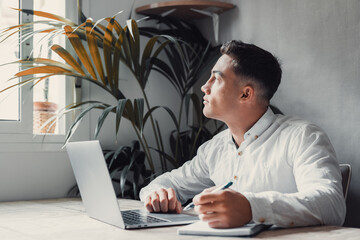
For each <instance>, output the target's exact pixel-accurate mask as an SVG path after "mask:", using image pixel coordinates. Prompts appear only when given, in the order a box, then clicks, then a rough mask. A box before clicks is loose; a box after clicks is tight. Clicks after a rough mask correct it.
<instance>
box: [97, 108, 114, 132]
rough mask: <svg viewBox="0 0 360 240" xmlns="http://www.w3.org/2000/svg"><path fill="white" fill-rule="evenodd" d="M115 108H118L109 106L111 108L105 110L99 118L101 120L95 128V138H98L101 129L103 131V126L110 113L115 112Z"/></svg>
mask: <svg viewBox="0 0 360 240" xmlns="http://www.w3.org/2000/svg"><path fill="white" fill-rule="evenodd" d="M115 108H116V106H109V107H107V108H105V109H104V111H103V112H102V114H101V115H100V116H99V119H98V122H97V124H96V128H95V138H97V137H98V135H99V132H100V129H101V127H102V125H103V124H104V121H105V119H106V118H107V116H108V115H109V113H110V112H111V111H113V110H114V109H115Z"/></svg>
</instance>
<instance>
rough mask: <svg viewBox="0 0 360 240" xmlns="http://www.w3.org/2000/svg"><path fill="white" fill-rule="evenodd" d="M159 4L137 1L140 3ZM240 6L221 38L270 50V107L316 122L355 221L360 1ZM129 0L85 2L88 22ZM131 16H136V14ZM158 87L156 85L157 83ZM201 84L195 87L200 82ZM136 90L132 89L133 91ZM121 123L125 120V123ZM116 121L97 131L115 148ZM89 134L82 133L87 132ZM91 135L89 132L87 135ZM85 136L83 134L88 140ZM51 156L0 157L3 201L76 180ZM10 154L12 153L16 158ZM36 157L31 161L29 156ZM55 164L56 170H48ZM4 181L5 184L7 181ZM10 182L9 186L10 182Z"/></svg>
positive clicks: (223, 22)
mask: <svg viewBox="0 0 360 240" xmlns="http://www.w3.org/2000/svg"><path fill="white" fill-rule="evenodd" d="M151 2H157V1H155V0H137V1H135V4H134V9H135V8H136V7H137V6H140V5H143V4H148V3H151ZM228 2H232V3H234V4H235V5H237V8H236V9H233V10H231V11H229V12H227V13H225V14H222V15H221V16H220V28H221V31H220V41H219V42H224V41H228V40H231V39H240V40H243V41H245V42H250V43H254V44H257V45H259V46H261V47H263V48H265V49H267V50H269V51H271V52H272V53H274V54H275V55H276V56H277V57H278V58H279V59H280V60H281V62H282V67H283V73H284V74H283V80H282V83H281V85H280V88H279V90H278V92H277V94H276V95H275V96H274V99H273V102H272V103H273V104H274V105H276V106H278V107H279V108H280V109H281V110H282V111H283V112H284V113H285V114H287V115H297V116H300V117H302V118H305V119H308V120H311V121H313V122H315V123H316V124H318V125H319V126H321V127H322V128H323V129H324V130H325V131H326V132H327V133H328V135H329V137H330V139H331V141H332V143H333V145H334V147H335V150H336V152H337V155H338V159H339V162H341V163H350V164H351V165H352V167H353V178H352V183H351V187H350V193H349V195H348V201H347V203H348V207H349V209H350V210H349V212H348V216H347V225H350V226H358V227H359V226H360V221H359V220H357V219H358V216H359V215H360V208H359V207H357V203H358V202H360V192H359V191H358V188H359V185H360V177H359V172H360V163H358V159H357V158H358V156H359V155H360V148H359V147H358V142H359V139H360V129H359V126H360V120H359V119H360V108H359V106H358V105H357V103H358V101H359V100H360V95H359V94H358V91H359V90H360V81H359V66H360V60H359V56H360V55H359V54H360V47H359V46H360V39H359V38H360V37H359V29H360V13H359V12H360V11H359V10H360V2H359V1H358V0H317V1H313V0H251V1H250V0H239V1H237V0H231V1H228ZM132 3H133V1H119V0H106V1H105V0H103V1H97V0H84V11H85V13H86V14H87V15H88V16H91V17H92V18H93V19H95V20H96V19H99V18H102V17H104V16H111V15H113V14H115V13H116V12H118V11H119V10H122V9H123V10H126V11H125V14H123V15H120V17H119V21H122V20H121V19H122V18H123V20H124V21H125V19H126V18H127V16H128V15H127V13H129V9H130V8H131V5H132ZM133 17H134V18H135V19H139V18H140V17H141V16H139V15H136V14H134V13H133ZM198 24H199V26H200V27H201V29H203V30H205V31H206V30H207V29H210V30H208V32H204V34H205V35H206V36H208V39H212V37H213V33H212V30H211V27H208V26H212V25H211V22H210V20H209V19H206V20H202V21H200V22H198ZM124 79H126V80H124V81H125V82H124V85H129V84H130V85H131V86H130V87H128V88H129V89H126V90H124V91H125V94H126V95H127V96H129V98H131V97H135V96H136V97H138V96H139V95H138V94H139V92H138V90H136V84H134V83H133V82H132V81H133V80H134V79H133V78H131V77H130V75H129V74H128V73H126V72H124ZM150 82H151V84H149V86H148V88H147V91H148V92H149V93H151V94H150V95H151V96H150V101H151V104H152V105H162V104H165V102H164V101H166V104H170V107H173V108H175V109H176V106H177V105H176V104H177V103H176V102H177V100H176V99H177V98H176V96H177V95H176V93H175V92H174V91H173V88H172V86H171V85H167V84H163V82H162V80H161V78H160V77H159V76H158V75H156V74H153V75H152V77H151V79H150ZM159 83H160V85H162V86H163V88H162V89H156V86H159ZM198 87H199V86H198ZM134 89H135V90H134ZM89 96H91V98H93V97H98V98H99V99H103V98H104V96H103V95H102V92H99V91H98V90H96V89H95V88H90V90H87V88H86V86H85V88H84V98H87V97H89ZM162 116H163V117H162ZM158 119H159V120H161V122H160V124H161V126H165V129H168V130H169V129H172V126H171V125H169V120H168V118H167V116H166V115H165V114H164V115H161V116H158ZM96 120H97V115H96V114H93V115H92V116H91V119H90V121H91V124H92V127H91V128H90V130H89V131H90V133H92V132H93V130H94V127H93V126H94V123H95V122H96ZM124 123H125V121H124ZM111 124H113V122H111V121H108V122H107V123H106V125H108V126H106V127H105V128H104V131H103V132H102V133H101V135H100V139H101V142H102V144H103V146H104V147H108V148H111V147H114V145H115V141H114V139H115V137H114V136H113V135H114V133H113V131H114V128H113V127H112V126H111ZM127 128H128V125H126V124H124V125H123V126H122V132H121V138H120V139H119V142H120V143H119V144H127V143H129V142H130V141H131V140H133V139H135V137H134V135H133V133H132V131H131V130H128V129H127ZM85 132H86V130H85ZM87 134H89V133H87ZM87 134H86V133H85V134H84V135H82V136H83V138H84V139H87V138H89V137H87V136H86V135H87ZM80 138H81V137H80ZM62 154H63V153H59V154H58V155H57V157H54V156H53V155H52V154H51V153H48V154H46V155H44V154H41V153H38V154H36V155H31V157H30V155H27V154H26V153H21V154H19V155H17V156H15V155H16V154H13V155H12V156H11V158H10V157H9V155H8V154H0V159H1V161H0V172H1V174H0V193H1V194H0V201H1V200H15V199H17V200H20V199H30V198H32V199H33V198H40V197H42V198H45V197H58V196H63V195H64V194H65V192H66V191H65V190H66V189H67V187H68V186H70V185H71V184H72V183H73V181H74V179H73V176H72V171H71V168H70V166H69V164H68V161H67V159H66V156H64V155H62ZM14 156H15V157H14ZM34 159H35V160H34ZM54 169H57V171H53V170H54ZM4 182H6V183H4ZM10 184H11V185H12V186H13V187H9V186H10Z"/></svg>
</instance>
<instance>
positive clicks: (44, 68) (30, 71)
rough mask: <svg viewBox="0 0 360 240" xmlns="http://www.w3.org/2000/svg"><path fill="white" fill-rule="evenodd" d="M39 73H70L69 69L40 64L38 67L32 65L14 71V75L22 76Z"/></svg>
mask: <svg viewBox="0 0 360 240" xmlns="http://www.w3.org/2000/svg"><path fill="white" fill-rule="evenodd" d="M41 73H54V74H62V73H71V71H69V70H67V69H64V68H62V67H55V66H40V67H33V68H30V69H26V70H23V71H20V72H18V73H16V74H15V76H16V77H22V76H26V75H33V74H41Z"/></svg>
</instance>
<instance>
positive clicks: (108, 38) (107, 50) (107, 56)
mask: <svg viewBox="0 0 360 240" xmlns="http://www.w3.org/2000/svg"><path fill="white" fill-rule="evenodd" d="M114 21H115V19H114V17H113V18H111V19H110V21H109V23H108V25H107V26H106V31H105V34H104V60H105V68H106V72H107V77H108V81H109V84H110V88H111V89H113V85H114V84H113V69H112V42H113V33H112V31H113V29H114Z"/></svg>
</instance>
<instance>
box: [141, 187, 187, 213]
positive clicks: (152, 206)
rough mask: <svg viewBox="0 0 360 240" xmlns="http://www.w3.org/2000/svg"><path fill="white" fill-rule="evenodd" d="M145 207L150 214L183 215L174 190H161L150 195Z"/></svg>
mask: <svg viewBox="0 0 360 240" xmlns="http://www.w3.org/2000/svg"><path fill="white" fill-rule="evenodd" d="M144 204H145V207H146V209H147V210H148V211H149V212H176V213H181V211H182V208H181V203H180V202H179V201H178V200H177V198H176V193H175V191H174V189H172V188H168V189H164V188H160V189H158V190H156V191H154V192H152V193H150V194H149V195H148V196H147V197H146V199H145V203H144Z"/></svg>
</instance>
